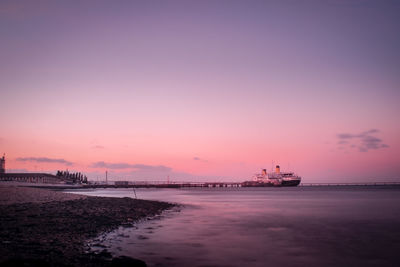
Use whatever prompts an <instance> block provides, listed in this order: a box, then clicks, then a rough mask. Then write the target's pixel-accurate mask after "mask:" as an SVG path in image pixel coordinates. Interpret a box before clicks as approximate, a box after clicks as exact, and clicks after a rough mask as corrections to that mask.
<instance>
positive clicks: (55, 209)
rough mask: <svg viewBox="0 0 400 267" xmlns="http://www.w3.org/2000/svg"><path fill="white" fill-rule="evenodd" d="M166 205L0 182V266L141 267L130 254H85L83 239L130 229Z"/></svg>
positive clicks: (170, 205)
mask: <svg viewBox="0 0 400 267" xmlns="http://www.w3.org/2000/svg"><path fill="white" fill-rule="evenodd" d="M172 206H173V205H172V204H169V203H165V202H157V201H146V200H137V199H131V198H108V197H107V198H106V197H87V196H81V195H76V194H68V193H63V192H57V191H51V190H46V189H38V188H27V187H18V186H0V240H1V243H2V244H1V246H0V265H1V266H71V265H72V266H82V265H85V266H95V265H96V266H124V265H126V264H129V266H146V265H145V263H144V262H142V261H140V260H135V259H132V258H127V257H119V258H112V255H111V254H110V253H108V252H107V251H106V250H104V251H103V252H101V253H98V254H94V253H88V248H89V247H88V245H87V241H88V240H89V239H91V238H95V237H96V236H98V235H100V234H101V233H104V232H107V231H111V230H113V229H115V228H117V227H119V226H121V225H124V226H126V227H130V226H132V225H133V224H134V223H135V222H137V221H139V220H141V219H146V218H149V217H151V216H154V215H157V214H159V213H161V212H162V211H163V210H165V209H169V208H171V207H172ZM121 264H122V265H121Z"/></svg>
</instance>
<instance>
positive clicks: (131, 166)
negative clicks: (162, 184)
mask: <svg viewBox="0 0 400 267" xmlns="http://www.w3.org/2000/svg"><path fill="white" fill-rule="evenodd" d="M90 167H92V168H107V169H114V170H118V169H136V170H142V171H145V170H146V171H162V172H169V171H171V170H172V168H170V167H167V166H163V165H145V164H131V163H126V162H119V163H108V162H104V161H98V162H94V163H92V164H91V165H90Z"/></svg>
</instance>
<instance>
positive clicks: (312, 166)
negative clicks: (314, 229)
mask: <svg viewBox="0 0 400 267" xmlns="http://www.w3.org/2000/svg"><path fill="white" fill-rule="evenodd" d="M398 14H400V2H398V1H368V0H365V1H364V0H353V1H1V2H0V62H1V63H0V106H1V114H2V115H1V116H0V125H1V126H0V127H1V128H0V129H1V131H0V153H3V152H4V153H6V155H7V168H8V169H10V171H12V170H21V169H22V170H27V171H39V170H46V171H55V170H57V169H65V168H69V169H76V170H78V171H83V172H85V173H88V174H89V177H91V178H95V177H96V176H101V175H103V173H104V171H105V170H106V169H108V170H109V171H110V173H111V175H112V176H113V177H116V178H121V179H150V180H163V179H166V178H165V177H167V176H168V175H169V176H170V177H171V179H177V180H178V179H182V180H185V179H186V180H193V181H194V180H245V179H249V178H250V177H251V175H252V174H253V173H255V172H258V171H259V169H260V168H262V167H266V168H270V167H271V162H272V161H273V162H275V163H279V164H281V166H282V167H283V169H284V170H285V169H288V168H290V169H292V170H293V171H295V172H297V173H298V174H299V175H301V176H302V177H303V181H304V182H315V181H319V182H324V181H340V182H342V181H389V180H390V181H400V180H399V179H400V176H399V173H400V167H399V166H400V152H399V151H400V138H399V136H400V123H399V119H398V117H399V115H400V107H399V100H400V88H399V85H400V52H399V47H400V31H399V30H398V29H399V28H400V16H399V15H398ZM43 158H47V159H49V160H48V161H46V160H39V159H43ZM24 159H25V160H24ZM52 159H53V161H52ZM54 159H56V160H55V161H54ZM62 160H64V161H62ZM65 162H68V163H71V164H70V165H66V163H65ZM98 163H103V164H98ZM110 166H113V167H114V168H110ZM117 166H119V168H116V167H117Z"/></svg>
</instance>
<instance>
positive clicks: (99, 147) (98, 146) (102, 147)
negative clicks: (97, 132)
mask: <svg viewBox="0 0 400 267" xmlns="http://www.w3.org/2000/svg"><path fill="white" fill-rule="evenodd" d="M92 148H93V149H104V148H105V147H104V146H100V145H96V146H92Z"/></svg>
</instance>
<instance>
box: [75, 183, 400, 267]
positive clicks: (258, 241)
mask: <svg viewBox="0 0 400 267" xmlns="http://www.w3.org/2000/svg"><path fill="white" fill-rule="evenodd" d="M70 192H73V193H79V194H85V195H90V196H105V197H132V198H135V197H137V198H139V199H148V200H159V201H167V202H172V203H178V204H180V205H179V206H177V207H176V208H173V209H171V210H168V211H165V212H163V213H162V214H161V215H159V216H155V217H153V218H149V219H146V220H143V221H140V222H138V223H137V224H136V225H135V226H134V227H120V228H118V229H116V230H115V231H113V232H110V233H107V234H104V235H102V236H101V237H99V238H98V239H96V242H97V243H94V244H95V245H93V247H92V249H93V250H94V251H96V249H97V250H98V251H100V250H101V249H104V248H106V249H107V250H108V251H109V252H111V253H112V254H113V255H114V256H122V255H125V256H130V257H133V258H138V259H141V260H144V261H145V262H146V263H147V265H148V266H150V267H151V266H182V267H183V266H199V267H200V266H202V267H206V266H208V267H211V266H214V267H223V266H224V267H225V266H260V267H261V266H400V256H399V254H400V187H397V186H380V187H379V186H333V187H330V186H320V187H312V186H310V187H307V186H300V187H273V188H182V189H168V188H165V189H154V188H152V189H151V188H149V189H146V188H141V189H135V190H133V189H132V188H130V189H94V190H74V191H70Z"/></svg>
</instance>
